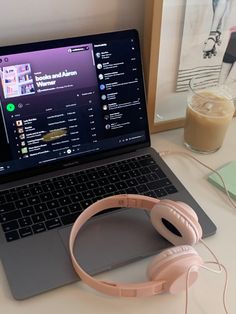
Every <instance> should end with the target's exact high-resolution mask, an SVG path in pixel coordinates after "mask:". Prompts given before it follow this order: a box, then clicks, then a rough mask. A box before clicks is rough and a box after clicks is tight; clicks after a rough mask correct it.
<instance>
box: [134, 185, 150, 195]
mask: <svg viewBox="0 0 236 314" xmlns="http://www.w3.org/2000/svg"><path fill="white" fill-rule="evenodd" d="M136 189H137V191H138V192H139V193H141V194H142V193H144V192H146V191H148V187H147V185H146V184H140V185H138V186H136Z"/></svg>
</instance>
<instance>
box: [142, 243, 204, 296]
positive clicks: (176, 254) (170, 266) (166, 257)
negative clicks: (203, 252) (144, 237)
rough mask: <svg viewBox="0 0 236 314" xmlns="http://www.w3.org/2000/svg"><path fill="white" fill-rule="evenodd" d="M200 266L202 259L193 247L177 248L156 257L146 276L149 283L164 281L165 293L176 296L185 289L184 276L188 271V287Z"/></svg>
mask: <svg viewBox="0 0 236 314" xmlns="http://www.w3.org/2000/svg"><path fill="white" fill-rule="evenodd" d="M202 264H203V260H202V258H201V257H200V256H199V255H198V253H197V252H196V251H195V250H194V248H193V247H191V246H189V245H183V246H177V247H173V248H170V249H167V250H164V251H163V252H161V253H160V254H159V255H157V256H156V257H155V258H154V259H153V260H152V262H151V263H150V265H149V266H148V269H147V276H148V278H149V280H151V281H159V280H160V281H164V282H165V284H164V290H165V292H170V293H172V294H176V293H179V292H180V291H182V290H185V289H186V276H187V273H188V271H189V270H190V269H191V272H190V273H189V281H188V285H189V286H191V285H192V284H193V283H194V282H195V281H196V280H197V278H198V270H199V267H200V266H201V265H202Z"/></svg>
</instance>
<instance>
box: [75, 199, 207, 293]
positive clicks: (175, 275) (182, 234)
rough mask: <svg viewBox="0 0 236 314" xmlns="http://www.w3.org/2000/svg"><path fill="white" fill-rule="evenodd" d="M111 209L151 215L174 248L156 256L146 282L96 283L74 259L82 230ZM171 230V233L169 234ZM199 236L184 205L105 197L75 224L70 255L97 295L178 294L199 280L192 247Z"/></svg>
mask: <svg viewBox="0 0 236 314" xmlns="http://www.w3.org/2000/svg"><path fill="white" fill-rule="evenodd" d="M114 207H131V208H142V209H145V210H147V211H148V212H150V218H151V222H152V224H153V226H154V227H155V228H156V230H157V231H158V232H159V233H160V234H161V235H162V236H163V237H164V238H165V239H167V240H168V241H169V242H171V243H172V244H174V245H175V247H173V248H170V249H166V250H164V251H163V252H161V253H160V254H159V255H157V256H156V257H155V258H154V259H153V261H152V262H151V264H150V265H149V267H148V270H147V274H148V278H149V281H147V282H142V283H137V284H120V283H115V282H106V281H99V280H96V279H95V278H93V277H91V276H90V275H89V274H88V273H86V272H85V271H84V270H83V269H82V268H81V267H80V265H79V264H78V262H77V261H76V259H75V256H74V252H73V248H74V242H75V239H76V237H77V234H78V232H79V230H80V229H81V227H82V226H83V225H84V224H85V223H86V222H87V221H88V220H89V219H90V218H91V217H92V216H94V215H95V214H97V213H99V212H101V211H103V210H105V209H108V208H114ZM171 230H172V231H171ZM201 237H202V228H201V226H200V224H199V222H198V217H197V215H196V213H195V212H194V210H193V209H192V208H191V207H190V206H188V205H187V204H185V203H183V202H175V201H172V200H167V199H164V200H158V199H155V198H152V197H148V196H142V195H133V194H124V195H116V196H111V197H107V198H104V199H102V200H99V201H97V202H96V203H94V204H92V205H90V206H89V207H88V208H87V209H86V210H85V211H84V212H82V213H81V215H80V216H79V217H78V218H77V220H76V221H75V223H74V225H73V227H72V230H71V234H70V242H69V247H70V254H71V259H72V263H73V266H74V269H75V271H76V272H77V274H78V275H79V276H80V278H81V280H83V281H84V282H85V283H86V284H88V285H89V286H90V287H92V288H94V289H96V290H98V291H99V292H102V293H105V294H108V295H112V296H124V297H138V296H152V295H156V294H159V293H163V292H170V293H172V294H175V293H178V292H180V291H182V290H184V289H185V288H186V277H187V273H188V272H189V270H190V269H191V272H189V278H188V279H189V280H188V285H189V286H191V285H192V284H193V283H194V282H195V281H196V279H197V277H198V271H199V268H200V267H201V266H202V265H203V260H202V258H201V257H200V256H199V255H198V253H197V252H196V251H195V250H194V248H193V247H192V246H191V245H193V244H195V243H197V242H198V241H199V240H200V239H201Z"/></svg>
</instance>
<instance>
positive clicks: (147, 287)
mask: <svg viewBox="0 0 236 314" xmlns="http://www.w3.org/2000/svg"><path fill="white" fill-rule="evenodd" d="M158 203H159V200H158V199H154V198H152V197H148V196H143V195H135V194H134V195H133V194H124V195H123V194H122V195H115V196H110V197H107V198H104V199H101V200H99V201H97V202H96V203H94V204H92V205H90V206H89V207H88V208H87V209H86V210H85V211H83V212H82V213H81V214H80V215H79V217H78V218H77V220H76V221H75V223H74V225H73V227H72V229H71V234H70V241H69V249H70V255H71V259H72V263H73V266H74V269H75V271H76V272H77V273H78V274H79V276H80V278H81V280H83V281H84V282H85V283H87V284H88V285H89V286H90V287H92V288H94V289H96V290H99V291H100V292H103V293H105V294H109V295H111V296H126V297H135V296H152V295H155V294H159V293H161V292H163V284H164V281H162V280H161V281H148V282H143V283H138V284H117V283H114V282H106V281H98V280H96V279H95V278H93V277H92V276H90V275H89V274H88V273H86V272H85V271H84V270H83V269H82V267H81V266H80V265H79V264H78V262H77V261H76V258H75V256H74V243H75V239H76V236H77V234H78V232H79V230H80V229H81V227H82V226H83V225H84V224H85V223H86V222H87V221H88V220H89V219H90V218H91V217H93V216H94V215H96V214H97V213H100V212H102V211H104V210H106V209H108V208H115V207H128V208H142V209H145V210H147V211H151V209H152V208H153V206H154V205H156V204H158Z"/></svg>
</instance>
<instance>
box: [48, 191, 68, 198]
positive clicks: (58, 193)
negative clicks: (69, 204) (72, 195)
mask: <svg viewBox="0 0 236 314" xmlns="http://www.w3.org/2000/svg"><path fill="white" fill-rule="evenodd" d="M51 194H52V198H59V197H62V196H64V195H65V193H64V191H63V190H57V191H52V192H51Z"/></svg>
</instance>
